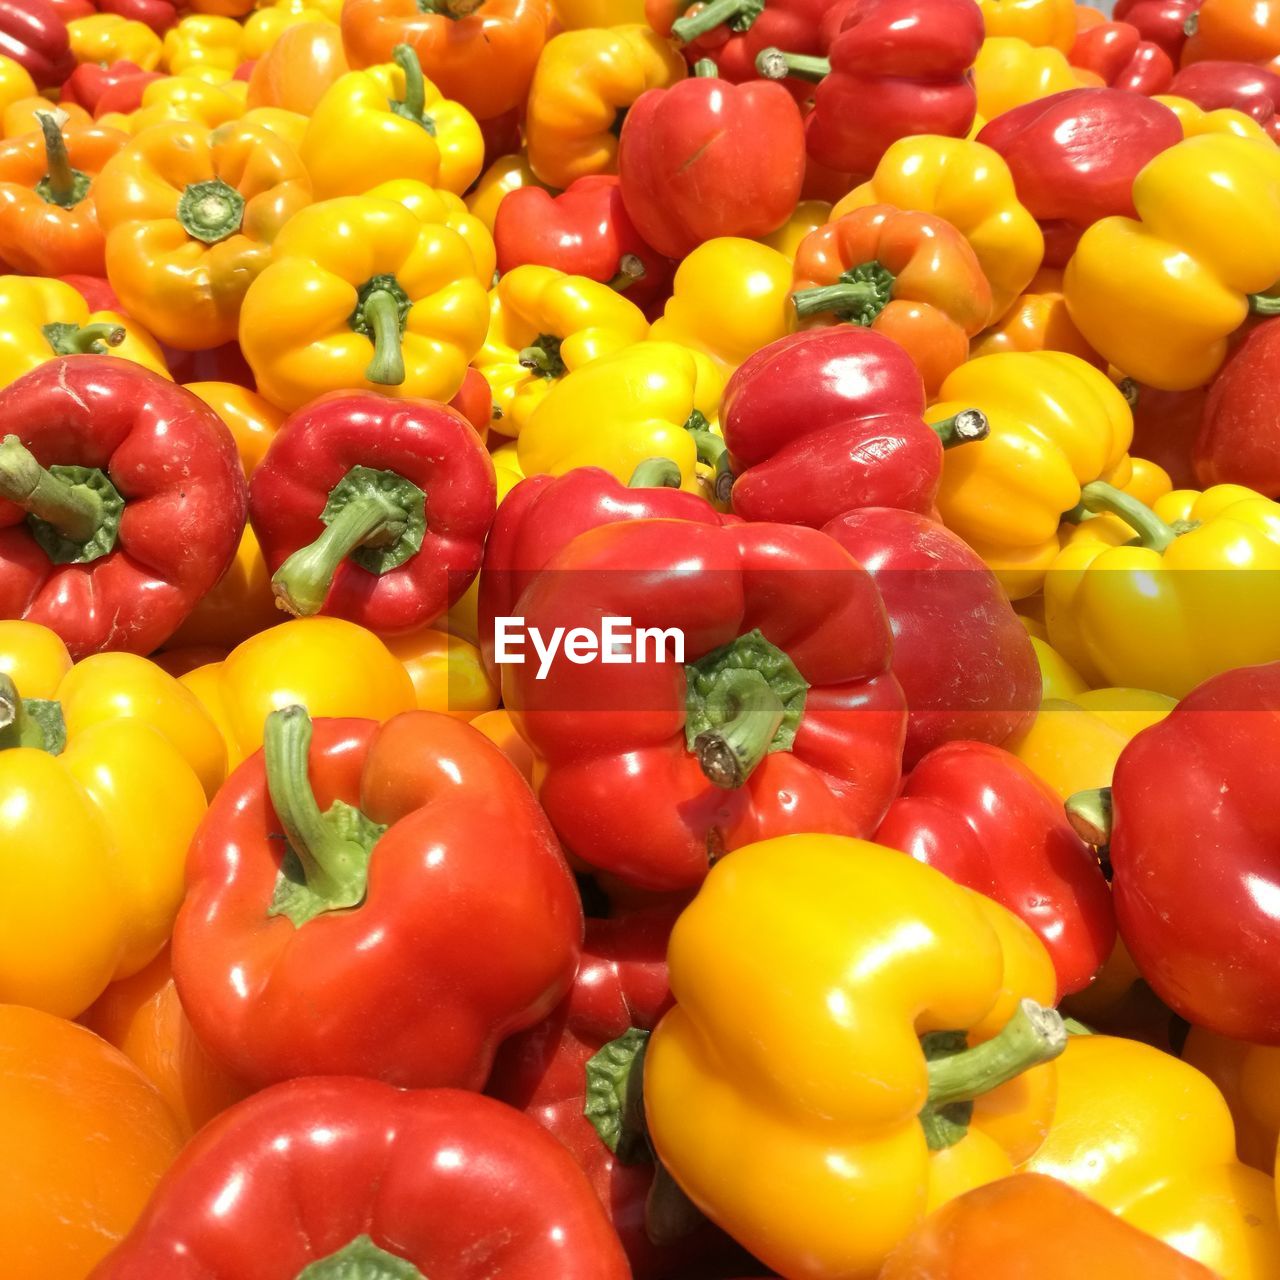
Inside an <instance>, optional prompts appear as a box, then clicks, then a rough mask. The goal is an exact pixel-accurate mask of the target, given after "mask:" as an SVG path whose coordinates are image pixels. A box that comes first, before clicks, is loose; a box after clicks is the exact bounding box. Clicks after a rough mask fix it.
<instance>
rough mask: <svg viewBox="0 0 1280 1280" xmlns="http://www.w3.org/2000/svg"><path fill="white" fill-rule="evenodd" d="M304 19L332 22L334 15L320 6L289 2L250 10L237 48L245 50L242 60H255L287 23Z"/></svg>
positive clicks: (292, 25)
mask: <svg viewBox="0 0 1280 1280" xmlns="http://www.w3.org/2000/svg"><path fill="white" fill-rule="evenodd" d="M304 22H323V23H325V24H327V25H335V19H333V18H331V17H329V15H328V14H327V13H325V12H324V10H323V9H319V8H312V7H310V6H309V5H306V4H298V5H290V6H289V7H287V8H286V7H283V6H281V5H272V6H270V7H269V8H263V9H259V10H258V11H257V12H256V13H254V14H251V15H250V16H249V17H248V18H246V19H245V23H244V30H243V33H242V35H241V44H240V49H241V52H242V53H243V54H244V61H246V62H256V61H257V60H258V59H259V58H261V57H263V56H264V55H265V54H267V53H269V52H270V50H271V49H272V48H273V47H274V45H275V43H276V41H277V40H279V39H280V37H281V36H282V35H284V33H285V32H286V31H288V30H289V28H290V27H299V26H301V25H302V24H303V23H304Z"/></svg>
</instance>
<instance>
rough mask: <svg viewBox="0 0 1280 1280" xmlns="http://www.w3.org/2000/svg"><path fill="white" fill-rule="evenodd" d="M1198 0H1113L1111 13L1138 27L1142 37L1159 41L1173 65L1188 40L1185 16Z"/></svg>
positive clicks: (1176, 63) (1190, 11)
mask: <svg viewBox="0 0 1280 1280" xmlns="http://www.w3.org/2000/svg"><path fill="white" fill-rule="evenodd" d="M1199 7H1200V0H1116V5H1115V9H1114V10H1113V11H1112V16H1113V17H1114V18H1115V19H1116V21H1117V22H1127V23H1128V24H1129V25H1130V26H1132V27H1137V28H1138V30H1139V31H1140V32H1141V33H1142V38H1143V39H1144V40H1150V41H1151V43H1152V44H1156V45H1159V46H1160V48H1162V49H1163V50H1164V51H1165V53H1167V54H1168V55H1169V61H1170V62H1172V63H1173V65H1174V66H1175V67H1176V66H1177V65H1178V63H1179V62H1180V60H1181V58H1182V46H1183V45H1184V44H1186V43H1187V19H1188V18H1190V17H1191V15H1192V14H1193V13H1195V11H1196V10H1197V9H1198V8H1199Z"/></svg>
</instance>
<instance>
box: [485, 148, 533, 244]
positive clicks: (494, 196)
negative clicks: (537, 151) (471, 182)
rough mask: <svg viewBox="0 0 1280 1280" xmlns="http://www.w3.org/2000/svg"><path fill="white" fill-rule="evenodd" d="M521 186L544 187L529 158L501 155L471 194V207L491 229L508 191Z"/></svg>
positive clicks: (517, 189) (516, 189) (486, 171)
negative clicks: (530, 164) (531, 166)
mask: <svg viewBox="0 0 1280 1280" xmlns="http://www.w3.org/2000/svg"><path fill="white" fill-rule="evenodd" d="M521 187H544V188H545V184H544V183H541V182H539V181H538V179H537V177H536V176H535V175H534V172H533V170H532V169H531V168H529V160H528V157H526V156H524V155H523V154H522V155H518V156H499V157H498V159H496V160H495V161H494V162H493V163H492V164H491V165H490V166H489V167H488V168H487V169H486V170H485V171H484V173H482V174H481V175H480V181H479V182H477V183H476V185H475V187H474V188H473V189H472V190H471V191H470V192H468V193H467V208H468V209H470V210H471V212H472V213H474V214H475V216H476V217H477V218H479V219H480V221H481V222H483V223H484V225H485V226H486V227H488V228H489V230H490V232H492V231H493V224H494V223H495V222H496V221H497V218H498V206H499V205H500V204H501V203H502V201H503V199H504V198H505V197H506V194H507V192H508V191H519V190H520V188H521Z"/></svg>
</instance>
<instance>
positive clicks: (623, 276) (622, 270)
mask: <svg viewBox="0 0 1280 1280" xmlns="http://www.w3.org/2000/svg"><path fill="white" fill-rule="evenodd" d="M644 277H645V266H644V263H643V262H641V261H640V259H639V258H638V257H636V255H635V254H634V253H624V254H623V255H622V257H621V258H619V259H618V274H617V275H616V276H614V277H613V279H612V280H609V281H606V283H607V284H608V286H609V288H610V289H613V290H615V291H616V292H617V293H626V291H627V290H628V289H630V288H631V286H632V285H633V284H635V283H636V281H638V280H643V279H644Z"/></svg>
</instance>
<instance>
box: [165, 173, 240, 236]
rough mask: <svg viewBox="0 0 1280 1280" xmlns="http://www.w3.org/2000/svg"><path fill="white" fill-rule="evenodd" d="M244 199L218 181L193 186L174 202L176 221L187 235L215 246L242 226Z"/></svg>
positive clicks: (231, 188) (227, 184) (232, 188)
mask: <svg viewBox="0 0 1280 1280" xmlns="http://www.w3.org/2000/svg"><path fill="white" fill-rule="evenodd" d="M244 206H245V201H244V196H242V195H241V194H240V193H239V192H238V191H237V190H236V189H235V187H233V186H231V185H230V184H229V183H226V182H223V181H222V179H221V178H213V179H211V180H210V181H208V182H193V183H191V185H190V186H189V187H187V188H186V190H184V191H183V193H182V195H181V196H180V197H179V199H178V215H177V216H178V221H179V222H180V223H181V224H182V227H183V229H184V230H185V231H186V233H187V235H189V236H191V238H192V239H193V240H199V241H201V242H202V243H203V244H217V243H218V242H219V241H220V240H225V239H227V237H228V236H233V235H236V234H237V233H238V232H239V230H240V228H241V227H242V226H243V225H244Z"/></svg>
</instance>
